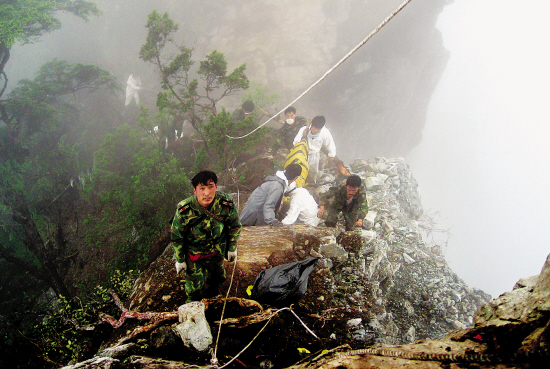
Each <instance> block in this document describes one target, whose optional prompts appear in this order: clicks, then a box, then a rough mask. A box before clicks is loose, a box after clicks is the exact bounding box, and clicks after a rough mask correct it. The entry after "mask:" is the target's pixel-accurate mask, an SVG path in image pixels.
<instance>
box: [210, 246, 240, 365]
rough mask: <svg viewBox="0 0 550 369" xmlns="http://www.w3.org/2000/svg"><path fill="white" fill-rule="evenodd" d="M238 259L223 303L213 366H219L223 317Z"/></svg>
mask: <svg viewBox="0 0 550 369" xmlns="http://www.w3.org/2000/svg"><path fill="white" fill-rule="evenodd" d="M237 258H238V254H237V255H236V256H235V260H234V261H233V262H234V264H233V271H232V272H231V281H230V282H229V288H228V289H227V293H226V294H225V299H224V301H223V308H222V315H221V317H220V325H219V327H218V336H217V337H216V345H215V347H214V353H213V355H212V359H211V360H210V363H211V364H212V365H217V364H218V358H217V354H218V343H219V341H220V332H221V330H222V320H223V315H224V314H225V305H226V304H227V298H228V297H229V292H231V286H232V285H233V277H234V276H235V269H237Z"/></svg>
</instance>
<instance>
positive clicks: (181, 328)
mask: <svg viewBox="0 0 550 369" xmlns="http://www.w3.org/2000/svg"><path fill="white" fill-rule="evenodd" d="M204 311H205V306H204V304H203V303H202V302H200V301H193V302H190V303H188V304H185V305H182V306H180V307H179V308H178V316H179V322H180V324H178V325H177V326H176V330H177V332H178V333H179V335H180V337H181V339H182V340H183V344H184V345H185V346H186V347H189V348H193V349H195V350H197V351H199V352H203V351H206V350H207V349H208V347H209V346H210V345H211V344H212V333H211V332H210V326H209V325H208V322H207V321H206V317H205V316H204Z"/></svg>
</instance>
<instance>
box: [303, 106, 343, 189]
mask: <svg viewBox="0 0 550 369" xmlns="http://www.w3.org/2000/svg"><path fill="white" fill-rule="evenodd" d="M307 129H308V127H302V128H300V130H299V131H298V134H297V135H296V137H294V141H293V142H292V144H293V145H296V144H297V143H298V142H300V141H301V140H302V138H303V137H304V134H306V132H307V134H306V137H307V143H308V146H309V153H308V158H307V162H308V164H309V174H308V181H310V182H313V183H315V182H316V181H317V174H318V173H319V159H320V157H321V149H325V150H327V151H328V153H327V155H328V160H334V157H335V156H336V144H335V143H334V139H333V138H332V135H331V134H330V131H329V130H328V129H327V127H325V117H324V116H322V115H318V116H316V117H315V118H313V119H312V121H311V127H310V128H309V130H307Z"/></svg>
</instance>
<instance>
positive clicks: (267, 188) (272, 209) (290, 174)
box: [241, 164, 302, 227]
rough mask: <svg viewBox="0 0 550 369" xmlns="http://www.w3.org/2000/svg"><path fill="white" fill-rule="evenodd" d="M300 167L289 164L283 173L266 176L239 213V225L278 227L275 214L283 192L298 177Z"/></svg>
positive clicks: (300, 170)
mask: <svg viewBox="0 0 550 369" xmlns="http://www.w3.org/2000/svg"><path fill="white" fill-rule="evenodd" d="M300 173H302V167H301V166H299V165H298V164H290V165H289V166H287V167H286V169H285V170H284V171H282V170H280V171H277V173H275V175H274V176H267V177H266V178H265V182H264V183H262V185H261V186H260V187H258V188H256V189H255V190H254V192H252V194H251V195H250V197H249V198H248V201H247V202H246V204H245V206H244V209H243V210H242V212H241V223H242V225H244V226H261V225H269V224H271V225H273V226H275V227H277V226H279V221H278V220H277V218H275V213H276V212H277V209H278V208H279V205H281V199H282V198H283V194H284V192H285V191H286V190H287V189H288V188H289V186H290V185H291V184H292V182H294V181H295V180H296V178H298V177H299V176H300Z"/></svg>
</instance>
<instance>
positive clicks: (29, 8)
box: [0, 0, 101, 118]
mask: <svg viewBox="0 0 550 369" xmlns="http://www.w3.org/2000/svg"><path fill="white" fill-rule="evenodd" d="M59 11H65V12H69V13H73V14H74V15H76V16H77V17H80V18H82V19H84V20H88V17H89V16H91V15H99V14H100V13H101V12H100V11H99V9H98V8H97V6H96V5H95V4H94V3H93V2H91V1H82V0H4V1H3V2H2V4H0V81H1V80H2V79H3V81H4V83H3V86H2V87H0V97H2V95H3V94H4V92H5V90H6V86H7V83H8V78H7V76H6V74H5V72H4V67H5V66H6V64H7V62H8V60H9V58H10V48H11V47H12V46H13V45H14V44H15V43H17V42H22V43H24V44H26V43H32V42H34V41H36V40H37V39H38V38H40V36H42V35H43V34H45V33H49V32H52V31H54V30H56V29H58V28H60V27H61V22H60V21H59V19H58V18H57V17H56V15H57V12H59ZM2 118H3V117H2Z"/></svg>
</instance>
